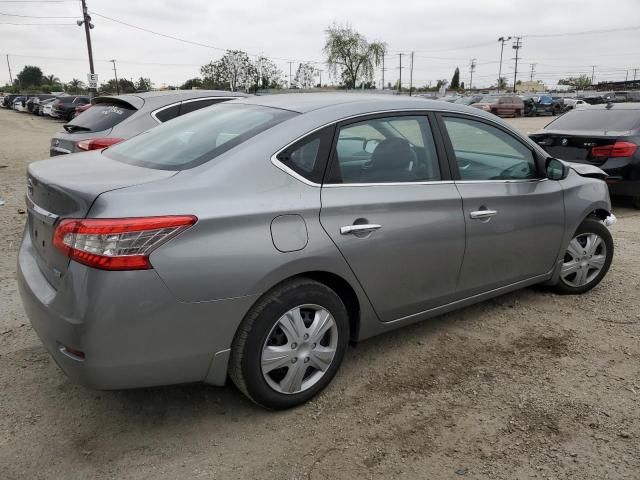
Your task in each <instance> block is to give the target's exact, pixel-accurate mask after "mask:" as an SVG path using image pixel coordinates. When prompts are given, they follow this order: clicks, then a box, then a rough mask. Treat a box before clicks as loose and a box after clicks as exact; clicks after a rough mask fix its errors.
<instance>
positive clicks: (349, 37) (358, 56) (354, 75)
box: [323, 23, 387, 88]
mask: <svg viewBox="0 0 640 480" xmlns="http://www.w3.org/2000/svg"><path fill="white" fill-rule="evenodd" d="M325 34H326V42H325V45H324V49H323V51H324V54H325V55H326V57H327V66H328V67H329V71H330V72H331V73H333V74H334V75H339V76H340V77H341V78H342V82H343V83H344V85H345V87H346V88H355V87H356V84H357V83H358V82H363V81H367V80H372V79H373V73H374V70H375V67H376V66H378V65H379V64H380V62H381V61H382V58H383V57H384V54H385V53H386V51H387V46H386V44H385V43H383V42H369V41H367V39H366V38H365V37H364V36H363V35H361V34H360V33H358V32H356V31H355V30H353V28H351V26H349V25H345V26H341V25H338V24H336V23H334V24H333V25H331V26H330V27H329V28H327V29H326V30H325Z"/></svg>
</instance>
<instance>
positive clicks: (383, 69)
mask: <svg viewBox="0 0 640 480" xmlns="http://www.w3.org/2000/svg"><path fill="white" fill-rule="evenodd" d="M384 71H385V68H384V55H382V90H384Z"/></svg>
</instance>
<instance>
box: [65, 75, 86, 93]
mask: <svg viewBox="0 0 640 480" xmlns="http://www.w3.org/2000/svg"><path fill="white" fill-rule="evenodd" d="M82 89H84V83H83V82H82V80H78V79H77V78H74V79H72V80H71V81H70V82H69V83H68V84H67V91H70V92H72V93H75V94H76V95H77V94H79V93H80V91H81V90H82Z"/></svg>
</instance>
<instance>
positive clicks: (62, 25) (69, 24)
mask: <svg viewBox="0 0 640 480" xmlns="http://www.w3.org/2000/svg"><path fill="white" fill-rule="evenodd" d="M0 25H13V26H14V27H23V26H24V27H32V26H52V25H54V26H56V27H72V26H75V23H13V22H0Z"/></svg>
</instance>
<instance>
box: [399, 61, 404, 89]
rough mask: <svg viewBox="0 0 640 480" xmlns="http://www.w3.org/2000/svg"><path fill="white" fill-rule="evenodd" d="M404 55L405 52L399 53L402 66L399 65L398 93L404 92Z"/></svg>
mask: <svg viewBox="0 0 640 480" xmlns="http://www.w3.org/2000/svg"><path fill="white" fill-rule="evenodd" d="M402 55H404V53H399V54H398V56H399V57H400V67H399V71H400V79H399V80H398V95H400V94H401V93H402Z"/></svg>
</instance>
